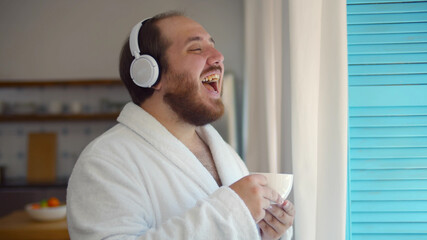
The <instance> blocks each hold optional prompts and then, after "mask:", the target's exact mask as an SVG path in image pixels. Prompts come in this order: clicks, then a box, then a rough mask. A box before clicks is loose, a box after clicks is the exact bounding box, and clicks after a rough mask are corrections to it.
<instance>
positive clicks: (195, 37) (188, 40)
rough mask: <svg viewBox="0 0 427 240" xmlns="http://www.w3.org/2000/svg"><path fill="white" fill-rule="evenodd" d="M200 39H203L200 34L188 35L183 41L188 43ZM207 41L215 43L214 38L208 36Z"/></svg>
mask: <svg viewBox="0 0 427 240" xmlns="http://www.w3.org/2000/svg"><path fill="white" fill-rule="evenodd" d="M202 40H203V39H202V37H200V36H194V37H189V38H188V39H187V41H185V44H188V43H190V42H193V41H202ZM209 42H211V43H213V44H215V40H214V39H213V38H212V37H210V38H209Z"/></svg>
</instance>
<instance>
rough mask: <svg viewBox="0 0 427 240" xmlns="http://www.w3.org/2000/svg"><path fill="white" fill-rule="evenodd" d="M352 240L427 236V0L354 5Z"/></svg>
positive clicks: (350, 16)
mask: <svg viewBox="0 0 427 240" xmlns="http://www.w3.org/2000/svg"><path fill="white" fill-rule="evenodd" d="M347 24H348V25H347V30H348V31H347V32H348V74H349V76H348V81H349V83H348V84H349V130H348V136H349V141H348V142H349V151H348V152H349V156H348V171H349V172H348V173H349V174H348V178H349V179H348V183H349V184H348V219H347V229H348V231H347V240H359V239H363V240H371V239H372V240H373V239H375V240H382V239H387V240H394V239H403V240H414V239H424V240H425V239H427V1H416V0H412V1H398V0H371V1H369V0H348V1H347Z"/></svg>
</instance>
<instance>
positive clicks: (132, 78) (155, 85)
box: [67, 12, 294, 240]
mask: <svg viewBox="0 0 427 240" xmlns="http://www.w3.org/2000/svg"><path fill="white" fill-rule="evenodd" d="M135 39H136V40H135ZM133 40H135V42H136V43H135V42H133ZM135 44H136V45H137V46H134V45H135ZM135 49H136V50H135ZM145 54H149V55H150V56H151V57H152V58H153V59H155V61H154V62H151V61H152V60H147V61H148V62H149V64H148V65H149V66H150V67H148V68H147V69H145V66H146V65H144V64H145V63H146V62H145V60H143V61H144V63H143V64H140V63H139V60H140V59H142V58H145ZM151 57H149V58H151ZM223 60H224V57H223V55H222V54H221V53H220V52H219V51H218V50H216V49H215V47H214V41H213V39H212V37H211V36H210V35H209V34H208V33H207V32H206V31H205V29H203V27H202V26H201V25H199V24H198V23H196V22H195V21H193V20H191V19H189V18H187V17H184V16H182V15H181V14H179V13H175V12H170V13H164V14H159V15H156V16H155V17H153V18H150V19H148V20H146V21H144V22H143V23H142V24H140V25H137V26H136V27H135V28H134V30H133V31H132V33H131V36H130V39H129V43H128V44H126V45H125V46H124V48H123V50H122V54H121V60H120V61H121V62H120V73H121V78H122V80H123V82H124V83H125V85H126V87H127V89H128V90H129V93H130V95H131V97H132V103H128V104H127V105H126V106H125V107H124V109H123V110H122V112H121V113H120V116H119V117H118V122H119V123H118V124H117V125H116V126H114V127H113V128H112V129H110V130H108V131H107V132H106V133H104V134H103V135H101V136H100V137H98V138H97V139H95V140H94V141H93V142H92V143H90V144H89V145H88V147H86V149H85V150H84V151H83V152H82V154H81V156H80V158H79V160H78V161H77V163H76V165H75V168H74V169H73V173H72V175H71V178H70V181H69V187H68V194H67V209H68V214H67V215H68V224H69V233H70V236H71V238H72V239H203V240H204V239H259V238H260V237H262V239H278V238H280V237H281V236H284V239H290V237H291V235H292V227H291V225H292V223H293V218H294V217H293V216H294V210H293V205H292V203H291V202H289V201H287V200H286V201H284V200H283V199H281V198H280V196H279V195H278V194H277V193H276V192H275V191H273V190H272V189H270V188H269V187H267V186H266V184H267V182H266V178H265V177H263V176H262V175H248V170H247V168H246V167H245V166H244V164H243V162H242V161H241V159H240V157H239V156H238V155H237V154H236V153H235V151H234V150H233V149H232V148H231V147H230V146H229V145H228V144H226V143H225V142H224V141H223V140H222V138H221V137H220V136H219V134H218V133H217V132H216V131H215V130H214V129H213V127H212V126H210V125H209V124H208V123H210V122H212V121H214V120H216V119H218V118H219V117H220V116H221V115H222V113H223V108H224V107H223V104H222V102H221V99H220V95H221V88H222V77H223V70H224V65H223ZM151 64H153V66H151ZM157 64H158V66H154V65H157ZM143 65H144V66H143ZM135 68H136V69H135ZM140 68H143V69H144V70H141V69H140ZM157 68H158V77H154V79H151V77H150V78H149V79H150V81H151V80H153V81H151V83H149V84H147V82H140V80H138V79H139V77H140V76H139V75H141V76H142V75H147V72H148V75H150V76H151V75H153V74H154V76H155V75H156V71H157V70H156V69H157ZM152 73H153V74H152ZM144 81H145V80H144ZM141 86H145V87H141ZM270 201H273V202H276V204H273V205H270Z"/></svg>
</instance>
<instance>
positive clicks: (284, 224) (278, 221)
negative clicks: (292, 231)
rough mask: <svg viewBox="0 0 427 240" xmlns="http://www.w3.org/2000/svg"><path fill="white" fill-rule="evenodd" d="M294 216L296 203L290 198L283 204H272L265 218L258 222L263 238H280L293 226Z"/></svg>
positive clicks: (265, 239) (264, 239)
mask: <svg viewBox="0 0 427 240" xmlns="http://www.w3.org/2000/svg"><path fill="white" fill-rule="evenodd" d="M294 216H295V209H294V205H293V204H292V202H290V201H288V200H286V201H284V202H283V204H277V205H276V204H273V205H271V207H270V208H268V209H267V210H266V215H265V217H264V219H262V220H261V221H260V222H259V223H258V226H259V227H260V229H261V237H262V239H263V240H267V239H279V238H280V237H281V236H282V235H283V234H284V233H285V232H286V231H287V230H288V229H289V228H290V227H291V226H292V224H293V222H294Z"/></svg>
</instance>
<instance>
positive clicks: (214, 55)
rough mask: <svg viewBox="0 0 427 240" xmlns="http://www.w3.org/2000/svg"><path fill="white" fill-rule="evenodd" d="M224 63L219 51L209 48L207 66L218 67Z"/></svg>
mask: <svg viewBox="0 0 427 240" xmlns="http://www.w3.org/2000/svg"><path fill="white" fill-rule="evenodd" d="M222 62H224V56H223V55H222V53H221V52H220V51H218V50H217V49H216V48H211V51H210V55H209V57H208V64H209V65H212V66H214V65H220V64H222Z"/></svg>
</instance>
